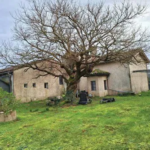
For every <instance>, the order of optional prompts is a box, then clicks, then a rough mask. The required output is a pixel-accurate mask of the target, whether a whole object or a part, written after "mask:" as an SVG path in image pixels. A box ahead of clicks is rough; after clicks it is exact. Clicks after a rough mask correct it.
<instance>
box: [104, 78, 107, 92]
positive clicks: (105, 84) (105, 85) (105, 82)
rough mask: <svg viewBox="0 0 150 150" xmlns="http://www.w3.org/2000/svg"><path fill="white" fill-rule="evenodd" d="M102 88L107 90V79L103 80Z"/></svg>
mask: <svg viewBox="0 0 150 150" xmlns="http://www.w3.org/2000/svg"><path fill="white" fill-rule="evenodd" d="M104 90H107V81H106V80H104Z"/></svg>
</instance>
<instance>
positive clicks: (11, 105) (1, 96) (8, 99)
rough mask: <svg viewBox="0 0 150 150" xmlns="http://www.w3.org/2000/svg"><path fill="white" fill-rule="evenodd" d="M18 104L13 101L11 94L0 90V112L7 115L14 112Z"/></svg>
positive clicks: (13, 97)
mask: <svg viewBox="0 0 150 150" xmlns="http://www.w3.org/2000/svg"><path fill="white" fill-rule="evenodd" d="M18 104H19V101H18V100H16V99H15V96H14V95H13V94H12V93H8V92H6V91H4V90H3V89H2V88H0V112H1V111H2V112H4V113H5V114H8V113H10V112H11V111H13V110H15V109H16V107H17V105H18Z"/></svg>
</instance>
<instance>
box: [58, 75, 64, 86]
mask: <svg viewBox="0 0 150 150" xmlns="http://www.w3.org/2000/svg"><path fill="white" fill-rule="evenodd" d="M59 84H60V85H63V77H62V76H59Z"/></svg>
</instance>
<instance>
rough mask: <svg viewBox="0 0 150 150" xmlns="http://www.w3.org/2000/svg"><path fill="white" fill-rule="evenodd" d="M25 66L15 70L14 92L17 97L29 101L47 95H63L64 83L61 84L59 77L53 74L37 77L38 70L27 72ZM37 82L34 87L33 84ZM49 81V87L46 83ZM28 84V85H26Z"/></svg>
mask: <svg viewBox="0 0 150 150" xmlns="http://www.w3.org/2000/svg"><path fill="white" fill-rule="evenodd" d="M24 70H25V68H22V69H18V70H15V71H14V94H15V96H16V98H17V99H20V100H21V101H22V102H29V101H35V100H43V99H45V98H47V97H52V96H61V94H62V92H63V91H64V85H60V84H59V78H56V77H53V76H51V75H47V76H42V77H39V78H35V77H36V76H37V74H38V72H37V71H35V70H32V69H29V70H28V71H27V72H25V71H24ZM34 83H35V84H36V85H35V87H33V84H34ZM45 83H48V88H45V87H44V84H45ZM25 84H27V87H24V85H25Z"/></svg>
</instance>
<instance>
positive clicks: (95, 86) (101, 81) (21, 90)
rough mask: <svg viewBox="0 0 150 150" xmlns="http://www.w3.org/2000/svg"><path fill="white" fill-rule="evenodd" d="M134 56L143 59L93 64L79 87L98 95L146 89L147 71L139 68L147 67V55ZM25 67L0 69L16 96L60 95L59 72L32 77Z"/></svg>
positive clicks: (62, 84)
mask: <svg viewBox="0 0 150 150" xmlns="http://www.w3.org/2000/svg"><path fill="white" fill-rule="evenodd" d="M136 57H137V58H138V59H140V60H142V62H140V63H137V64H126V65H125V64H124V65H123V64H120V63H118V62H107V63H101V64H100V65H97V66H95V67H94V69H93V71H92V73H91V74H89V75H88V76H86V77H82V78H81V79H80V82H79V84H78V89H79V90H80V91H81V90H86V91H88V93H90V94H92V95H94V96H101V97H103V96H106V95H115V94H118V93H123V92H134V93H138V92H141V91H147V90H149V87H148V77H147V73H146V72H140V70H147V63H149V59H148V58H147V56H146V55H145V54H144V53H143V52H140V53H137V54H136ZM24 70H25V68H19V69H14V68H8V69H4V70H0V77H1V76H3V77H4V76H7V77H9V80H8V81H9V86H10V87H9V89H11V90H10V91H13V93H14V95H15V96H16V98H17V99H21V101H22V102H29V101H35V100H42V99H45V98H47V97H52V96H61V95H62V93H63V92H64V91H65V89H66V84H65V82H64V81H63V80H62V78H61V76H60V77H59V78H57V77H53V76H50V75H48V76H42V77H39V78H37V79H35V75H36V71H35V70H32V69H29V70H28V71H26V72H25V71H24ZM0 86H1V84H0ZM2 87H3V86H2Z"/></svg>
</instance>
